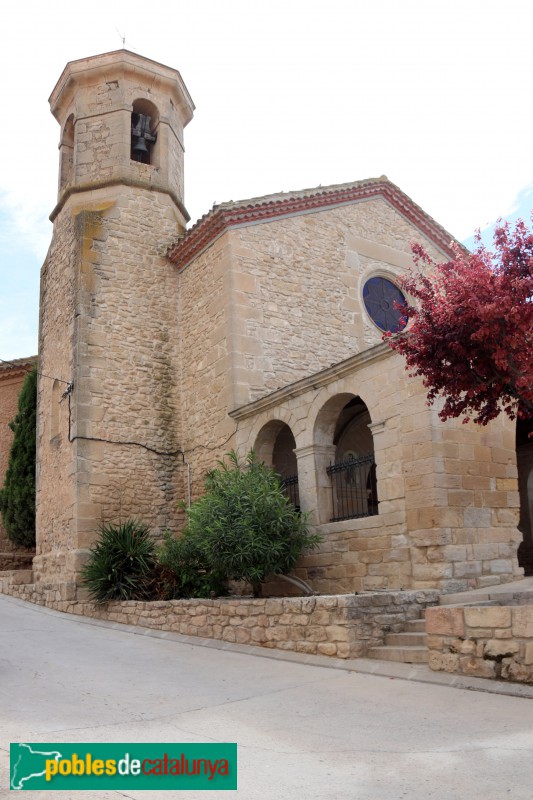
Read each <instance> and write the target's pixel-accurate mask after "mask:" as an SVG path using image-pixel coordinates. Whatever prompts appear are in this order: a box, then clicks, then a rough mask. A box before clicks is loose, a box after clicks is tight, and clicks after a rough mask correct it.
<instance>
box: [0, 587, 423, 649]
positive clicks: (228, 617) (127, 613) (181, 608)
mask: <svg viewBox="0 0 533 800" xmlns="http://www.w3.org/2000/svg"><path fill="white" fill-rule="evenodd" d="M30 575H31V574H30ZM24 580H25V581H27V580H31V577H30V576H29V575H27V574H26V575H25V576H24ZM0 592H2V593H4V594H9V595H12V596H13V597H18V598H20V599H23V600H29V601H31V602H33V603H37V604H38V605H43V606H47V607H48V608H53V609H56V610H58V611H64V612H67V613H71V614H80V615H82V616H88V617H93V618H96V619H104V620H109V621H112V622H119V623H123V624H128V625H141V626H143V627H146V628H153V629H156V630H163V631H173V632H175V633H180V634H183V635H185V636H198V637H203V638H208V639H217V640H220V641H224V642H234V643H237V644H250V645H254V646H257V647H265V648H277V649H280V650H292V651H294V652H297V653H307V654H311V655H325V656H335V657H337V658H360V657H363V656H364V655H365V653H366V651H367V648H369V647H375V646H378V645H380V644H383V641H384V637H385V634H386V633H388V632H389V631H401V630H402V629H403V626H404V625H405V622H406V621H407V620H409V619H419V618H420V617H421V615H422V614H423V611H424V609H426V608H427V607H428V606H431V605H434V604H436V603H437V602H438V592H436V591H428V592H391V593H386V592H384V593H383V594H375V593H369V594H362V595H337V596H320V597H305V598H301V597H280V598H277V597H276V598H258V599H248V598H220V599H214V600H211V599H209V600H207V599H205V600H203V599H198V600H197V599H194V600H170V601H158V602H140V601H128V602H113V603H109V604H108V605H106V606H103V607H100V606H95V605H94V604H93V603H89V602H87V601H86V600H83V599H80V600H78V599H76V598H77V596H80V598H81V597H82V595H83V590H81V591H80V590H76V585H75V584H74V583H64V584H61V585H47V584H44V583H38V584H32V583H24V582H23V580H20V579H18V578H17V577H16V576H14V575H13V574H12V573H11V574H10V573H4V574H3V575H2V574H0Z"/></svg>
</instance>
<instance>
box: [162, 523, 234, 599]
mask: <svg viewBox="0 0 533 800" xmlns="http://www.w3.org/2000/svg"><path fill="white" fill-rule="evenodd" d="M157 561H158V566H157V570H156V574H157V579H156V581H157V585H156V587H155V595H156V596H157V598H158V599H161V600H174V599H178V598H180V597H209V596H210V595H212V594H215V595H217V596H221V595H226V594H228V584H227V580H226V578H225V575H224V574H223V573H222V572H221V571H220V570H218V569H214V570H211V569H210V568H209V566H208V564H207V563H206V562H205V559H204V558H203V557H202V553H201V552H200V551H199V550H198V548H197V547H196V545H195V542H194V540H193V537H190V536H187V535H184V536H182V537H181V538H179V539H176V538H175V537H174V536H172V534H170V533H166V534H165V536H164V543H163V545H162V546H161V547H160V548H159V549H158V551H157Z"/></svg>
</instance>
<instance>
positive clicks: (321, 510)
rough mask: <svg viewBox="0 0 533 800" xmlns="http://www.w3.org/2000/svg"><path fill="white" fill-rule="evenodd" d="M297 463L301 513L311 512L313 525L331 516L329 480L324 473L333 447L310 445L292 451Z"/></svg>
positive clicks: (331, 456) (331, 458)
mask: <svg viewBox="0 0 533 800" xmlns="http://www.w3.org/2000/svg"><path fill="white" fill-rule="evenodd" d="M294 454H295V455H296V459H297V461H298V488H299V490H300V507H301V509H302V511H310V512H311V522H312V523H313V524H315V525H319V524H320V523H324V522H329V521H330V519H331V516H332V513H333V512H332V498H331V480H330V478H329V476H328V474H327V472H326V469H327V467H328V466H329V464H330V463H331V462H332V461H333V460H334V458H335V445H318V444H311V445H308V446H307V447H298V448H296V449H295V450H294Z"/></svg>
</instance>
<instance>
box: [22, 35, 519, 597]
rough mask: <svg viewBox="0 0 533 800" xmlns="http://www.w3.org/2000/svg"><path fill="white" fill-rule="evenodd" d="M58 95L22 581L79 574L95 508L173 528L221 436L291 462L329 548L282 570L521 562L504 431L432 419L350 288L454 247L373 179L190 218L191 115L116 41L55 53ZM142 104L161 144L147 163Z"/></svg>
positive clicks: (498, 571) (362, 574) (425, 568)
mask: <svg viewBox="0 0 533 800" xmlns="http://www.w3.org/2000/svg"><path fill="white" fill-rule="evenodd" d="M50 104H51V109H52V112H53V114H54V115H55V117H56V119H57V120H58V122H59V124H60V129H61V133H60V169H59V192H58V202H57V206H56V208H55V209H54V211H53V213H52V219H53V222H54V234H53V240H52V244H51V247H50V251H49V254H48V257H47V260H46V262H45V264H44V266H43V271H42V289H41V323H40V342H39V352H40V355H39V357H40V363H41V370H40V371H41V373H43V375H46V376H52V378H49V377H46V378H45V377H42V378H41V379H40V381H39V388H38V402H39V415H38V416H39V422H38V432H37V437H38V476H37V536H38V542H37V556H36V559H35V562H34V565H33V566H34V574H35V578H36V581H37V583H42V584H43V585H51V584H54V583H56V584H58V585H59V584H63V583H64V584H65V585H70V584H72V583H76V582H77V581H78V579H79V571H80V568H81V566H82V564H83V562H84V560H85V559H86V557H87V553H88V549H89V548H90V546H91V545H92V544H93V542H94V541H95V537H96V531H97V529H98V526H99V524H100V523H101V522H102V521H109V520H114V521H117V520H121V519H122V520H124V519H127V518H132V517H135V518H138V519H142V520H143V521H144V522H145V523H146V524H147V525H149V526H150V528H151V529H152V530H153V532H154V535H156V536H157V535H159V534H160V533H161V532H162V531H164V530H167V529H168V530H171V531H175V532H178V531H179V530H180V529H181V528H182V526H183V522H184V517H183V514H182V512H181V511H180V508H179V501H180V500H182V499H186V498H188V496H189V494H190V495H191V497H192V499H195V498H196V497H198V496H199V495H200V494H201V492H202V491H203V479H204V475H205V472H206V470H208V469H210V468H212V467H213V466H214V465H215V464H216V462H217V460H218V459H221V458H223V457H224V454H225V453H227V452H228V450H230V449H231V448H236V449H237V451H238V453H239V454H240V455H241V456H244V455H245V454H246V452H247V451H248V450H249V449H250V448H252V447H255V448H256V449H257V450H258V452H259V453H260V456H261V458H263V459H264V460H265V461H266V462H267V463H271V464H274V462H276V468H277V469H279V470H281V471H284V472H285V474H287V475H288V474H290V473H289V472H287V471H286V470H288V469H289V465H290V467H291V470H293V471H295V472H296V473H297V475H295V476H294V477H296V479H297V483H298V489H299V505H300V507H301V509H302V510H303V511H304V512H309V515H310V520H311V523H312V524H313V525H314V526H316V527H318V528H319V529H320V531H321V533H322V536H323V541H322V544H321V545H320V548H319V550H317V551H316V552H314V553H312V554H309V555H307V556H305V557H304V559H303V560H302V561H301V563H300V564H299V565H298V568H297V570H296V574H297V575H299V576H300V577H302V578H305V579H306V580H308V581H309V582H310V583H311V584H312V586H313V588H314V589H316V590H318V591H320V592H325V593H327V594H333V593H337V592H354V591H355V592H359V591H374V590H387V591H401V590H418V589H423V590H426V589H428V590H429V589H433V588H438V589H440V590H444V591H452V590H453V591H459V590H462V589H468V588H471V587H476V586H487V585H492V584H496V583H504V582H508V581H510V580H513V579H516V577H519V576H520V575H521V574H522V569H521V568H520V567H519V566H518V562H517V558H516V550H517V545H518V542H519V540H520V535H519V533H518V531H517V527H516V525H517V521H518V507H519V496H518V491H517V467H516V449H515V440H514V429H513V426H512V424H511V423H510V422H509V421H507V420H503V419H501V420H500V419H499V420H496V421H495V422H494V423H492V424H491V425H489V426H487V427H486V428H483V429H480V428H476V427H475V426H474V425H468V426H465V425H462V424H461V423H460V422H454V421H450V422H447V423H446V424H443V423H442V422H441V421H440V420H439V419H438V408H437V407H433V408H428V407H427V405H426V399H425V398H426V394H425V390H424V387H423V386H422V384H421V382H420V381H419V380H415V379H412V378H409V377H408V375H407V373H406V371H405V369H404V363H403V361H402V359H401V357H400V356H398V355H396V354H394V353H392V352H391V351H390V350H389V349H388V347H387V346H386V345H385V344H383V343H382V341H381V339H382V331H381V330H380V329H378V327H377V326H376V324H375V323H374V322H373V321H372V319H371V317H370V316H369V314H368V313H367V310H366V308H365V304H364V301H363V293H364V288H365V285H366V284H367V282H368V281H369V280H370V279H372V278H378V279H379V280H387V281H389V282H391V283H392V284H394V282H395V281H397V280H398V278H399V276H401V275H402V274H404V273H405V271H406V270H407V269H408V268H409V266H410V264H411V256H410V252H411V251H410V244H411V242H412V241H413V240H416V241H418V242H421V243H422V244H423V245H424V246H425V247H426V248H427V249H428V250H429V251H430V253H431V254H432V255H433V256H434V257H435V258H437V259H445V258H448V257H450V256H451V254H452V250H451V249H450V240H451V238H452V237H451V236H450V234H449V233H447V232H446V231H445V230H444V229H443V228H441V226H439V225H438V223H436V222H435V221H434V220H432V219H431V217H429V216H428V215H427V214H426V213H425V212H424V211H423V210H422V209H420V208H419V207H418V206H417V205H416V204H415V203H414V202H413V201H412V200H411V199H410V198H409V197H407V195H405V194H404V193H403V192H401V190H400V189H399V188H398V187H396V186H395V185H394V184H392V183H391V182H390V181H389V180H388V179H387V178H386V177H385V176H381V177H379V178H373V179H368V180H364V181H356V182H354V183H347V184H341V185H337V186H330V187H325V188H322V187H321V188H319V189H308V190H303V191H300V192H292V193H287V194H276V195H270V196H267V197H262V198H252V199H251V200H246V201H241V202H235V203H224V204H221V205H219V206H215V207H214V208H213V209H212V210H211V211H209V212H208V214H206V215H205V216H204V217H202V219H200V220H199V221H198V222H197V223H196V224H195V225H194V226H193V227H192V228H190V229H188V230H187V229H186V225H187V222H188V215H187V212H186V209H185V206H184V195H183V187H184V145H183V130H184V128H185V126H186V125H187V123H188V122H189V121H190V120H191V118H192V114H193V110H194V106H193V103H192V100H191V98H190V96H189V94H188V92H187V89H186V87H185V85H184V83H183V81H182V79H181V76H180V75H179V73H178V72H176V71H175V70H173V69H170V68H168V67H166V66H164V65H161V64H158V63H156V62H153V61H150V60H149V59H145V58H143V57H141V56H139V55H137V54H134V53H129V52H128V51H126V50H120V51H116V52H114V53H107V54H104V55H101V56H94V57H92V58H89V59H82V60H80V61H75V62H71V63H70V64H68V65H67V66H66V67H65V70H64V71H63V74H62V75H61V77H60V79H59V81H58V84H57V85H56V87H55V88H54V91H53V92H52V95H51V98H50ZM137 114H143V115H147V116H148V117H149V119H150V120H151V122H150V125H151V128H150V130H151V132H152V139H154V138H155V140H156V141H155V143H154V144H153V145H152V144H151V145H150V148H149V149H148V148H146V163H140V162H139V161H138V160H136V158H135V157H134V156H135V153H134V151H133V149H132V148H133V142H134V140H133V138H132V136H133V134H132V124H133V120H134V118H135V115H137ZM357 431H359V434H358V433H357ZM369 450H370V451H371V452H370V453H369ZM355 451H357V452H358V455H359V456H360V455H365V456H366V455H371V456H372V457H373V459H374V461H375V466H373V467H372V469H373V470H374V472H373V473H372V475H370V474H369V475H368V480H369V481H370V479H371V478H372V476H373V479H375V482H376V485H377V489H371V487H370V484H368V487H367V486H366V485H365V486H360V487H359V490H360V494H362V495H364V497H363V503H364V507H363V512H362V513H359V512H358V513H355V512H354V513H349V514H344V515H338V514H336V512H335V508H336V504H338V502H339V500H338V498H339V494H338V492H337V494H335V491H334V489H333V485H332V480H331V478H330V476H329V475H328V472H327V470H328V466H329V465H330V463H333V462H336V463H337V462H339V461H340V462H342V461H343V459H344V458H345V456H346V453H347V452H355ZM188 476H190V482H189V483H188ZM350 481H351V478H350V476H349V475H348V476H347V477H346V478H345V481H344V484H343V486H342V487H341V489H340V490H338V491H340V492H341V494H342V493H343V492H344V493H347V492H348V490H349V489H350V487H351V484H350ZM375 512H377V513H375ZM58 591H60V590H59V589H58Z"/></svg>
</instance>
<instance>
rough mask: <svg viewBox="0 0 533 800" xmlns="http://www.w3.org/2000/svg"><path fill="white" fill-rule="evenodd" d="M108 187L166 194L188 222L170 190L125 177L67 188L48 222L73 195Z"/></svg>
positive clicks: (181, 207) (175, 196)
mask: <svg viewBox="0 0 533 800" xmlns="http://www.w3.org/2000/svg"><path fill="white" fill-rule="evenodd" d="M110 186H132V187H133V188H135V189H144V190H145V191H149V192H160V193H161V194H168V196H169V197H170V198H171V200H173V201H174V203H175V204H176V205H177V207H178V209H179V210H180V212H181V213H182V214H183V217H184V219H185V221H186V222H188V221H189V220H190V217H189V214H188V211H187V209H186V208H185V206H184V205H183V203H182V202H181V200H180V199H179V197H178V196H177V194H176V193H175V192H173V191H171V190H170V189H163V188H160V187H159V186H154V185H153V184H147V183H146V181H141V180H136V179H135V178H128V177H127V176H126V175H124V176H119V177H117V178H111V179H110V180H101V181H91V183H86V184H82V185H81V186H68V187H67V188H66V189H65V191H64V192H63V194H62V195H61V199H60V201H59V203H58V204H57V205H56V207H55V208H54V210H53V211H52V213H51V214H50V217H49V219H50V222H54V220H55V218H56V217H57V215H58V214H59V212H60V211H61V209H62V208H63V207H64V205H65V203H66V202H67V200H68V199H69V197H71V196H72V195H73V194H80V193H81V192H94V191H96V190H97V189H107V188H108V187H110Z"/></svg>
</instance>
